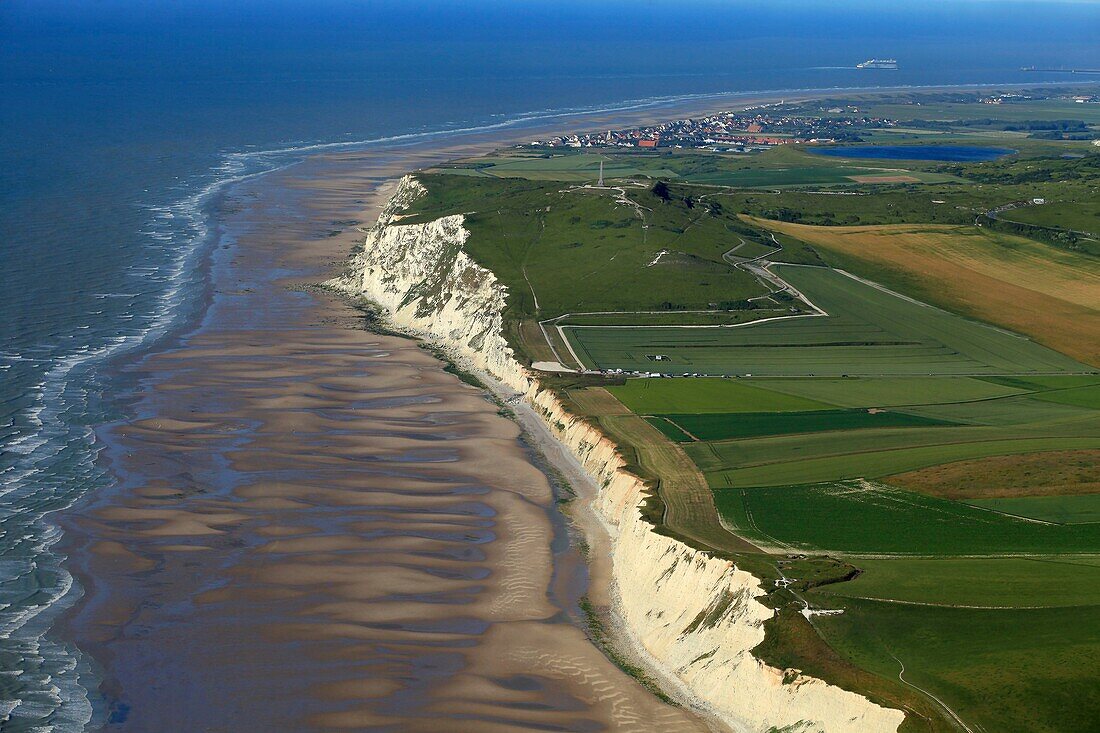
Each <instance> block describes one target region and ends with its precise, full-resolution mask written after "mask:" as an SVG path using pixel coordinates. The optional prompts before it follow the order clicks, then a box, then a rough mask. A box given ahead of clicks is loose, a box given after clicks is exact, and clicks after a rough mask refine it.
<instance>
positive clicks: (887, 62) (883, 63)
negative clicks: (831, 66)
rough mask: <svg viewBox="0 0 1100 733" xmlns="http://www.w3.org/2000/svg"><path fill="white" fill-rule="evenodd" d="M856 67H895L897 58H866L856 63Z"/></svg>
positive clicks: (896, 66)
mask: <svg viewBox="0 0 1100 733" xmlns="http://www.w3.org/2000/svg"><path fill="white" fill-rule="evenodd" d="M856 68H857V69H896V68H898V60H897V59H867V60H866V61H864V62H863V63H862V64H856Z"/></svg>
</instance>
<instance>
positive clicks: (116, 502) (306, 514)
mask: <svg viewBox="0 0 1100 733" xmlns="http://www.w3.org/2000/svg"><path fill="white" fill-rule="evenodd" d="M454 154H456V151H454V150H447V151H439V150H435V151H431V154H430V155H431V158H433V159H434V158H437V157H439V156H442V157H451V156H452V155H454ZM424 159H425V157H424V154H423V153H421V152H419V151H409V152H405V153H401V154H390V155H385V156H381V155H377V154H371V153H362V154H334V155H325V156H318V157H315V158H311V159H309V160H307V161H305V162H304V163H302V164H299V165H296V166H294V167H292V168H291V169H289V170H287V171H283V172H279V173H274V174H269V175H267V176H264V177H262V178H260V179H256V180H254V181H250V182H247V183H245V184H241V185H238V186H237V187H236V188H234V189H233V190H232V191H230V192H229V194H228V195H227V196H226V198H225V201H224V202H223V203H222V206H221V209H222V216H221V217H220V220H219V226H220V227H221V230H222V237H221V241H222V244H221V245H220V246H219V249H218V250H216V251H215V253H214V262H213V264H212V266H211V291H210V295H211V299H210V306H209V309H208V310H207V312H206V314H205V316H204V317H203V320H202V323H201V325H200V326H199V327H198V328H197V329H196V330H195V331H194V332H192V333H190V334H188V335H187V336H185V337H183V338H181V339H180V340H179V341H178V343H175V344H173V345H172V346H171V348H167V349H165V350H163V351H161V352H158V353H156V354H153V355H150V356H148V357H146V358H143V359H141V360H140V361H137V362H135V363H132V364H130V365H128V366H127V367H126V370H125V371H126V373H125V377H126V379H127V381H128V382H129V383H132V384H134V385H135V387H134V394H133V408H132V411H131V416H130V417H128V418H127V419H126V420H125V421H121V422H119V423H117V424H114V425H109V426H106V427H105V428H103V429H102V430H101V431H100V440H101V441H102V442H103V444H104V445H105V450H104V452H103V453H102V456H101V457H102V460H104V461H105V462H106V464H107V465H108V467H109V468H110V470H111V472H112V473H113V474H114V475H115V476H116V477H117V480H118V483H117V486H116V488H115V489H113V490H112V491H110V492H105V493H101V494H98V495H96V496H93V497H90V498H89V499H88V500H87V501H86V502H84V503H83V504H82V505H80V506H79V507H77V508H76V509H75V510H74V511H72V512H70V513H68V514H67V515H66V516H65V518H64V525H65V531H66V540H65V551H66V553H67V554H68V556H69V558H70V560H69V563H70V567H72V569H73V571H74V574H75V575H76V576H77V577H78V579H79V580H80V582H81V583H82V584H83V586H84V588H85V592H86V595H85V597H84V599H83V601H82V602H81V603H80V604H79V605H78V607H77V608H76V610H75V611H74V612H73V613H72V614H70V616H69V617H68V619H67V620H66V622H65V627H64V629H63V631H64V633H65V634H66V635H67V636H69V637H70V638H72V639H74V640H75V641H76V642H77V643H78V644H79V645H80V647H81V648H82V649H83V650H84V651H85V652H87V653H88V654H89V655H90V656H91V657H92V658H93V659H94V660H95V662H96V664H97V665H98V666H99V671H100V673H101V675H102V677H103V679H104V684H103V689H102V692H103V693H104V696H105V707H106V710H104V711H103V715H104V716H105V717H106V723H107V725H106V729H108V730H127V731H163V730H208V731H217V730H225V731H245V730H255V731H270V730H276V729H282V730H338V729H356V730H402V731H415V730H424V731H438V730H441V729H443V728H441V726H443V725H445V729H446V730H455V731H458V730H471V731H474V730H476V731H494V730H502V731H503V730H519V729H541V730H569V731H591V730H612V729H613V730H624V731H630V730H639V731H640V730H676V731H683V730H703V729H705V726H704V725H703V724H702V722H700V720H698V719H697V718H695V717H694V716H693V715H692V714H691V713H689V712H687V711H685V710H683V709H681V708H677V707H674V706H670V705H668V704H666V703H664V702H661V701H660V700H659V699H658V698H657V697H655V696H654V695H653V694H652V693H651V692H650V691H648V690H647V689H646V688H644V687H643V686H642V685H641V684H639V683H638V682H637V681H635V680H634V679H633V678H631V677H630V676H628V675H627V674H625V673H624V672H622V671H621V670H620V669H619V668H618V667H616V666H615V664H613V663H612V662H611V661H609V660H608V659H607V658H606V657H605V656H604V654H603V652H601V651H600V650H599V649H598V648H597V647H595V646H594V645H593V644H592V643H591V642H590V641H589V639H588V638H587V636H586V633H585V630H584V624H583V619H582V618H579V614H578V612H577V610H576V609H577V601H578V598H579V597H580V595H581V594H583V593H585V592H586V585H587V570H586V566H585V563H584V561H583V559H582V558H581V557H580V555H579V554H578V553H577V551H576V549H575V548H573V547H572V546H571V545H570V542H569V541H568V538H567V528H566V526H565V523H564V520H563V519H562V518H561V516H560V514H559V513H558V512H557V509H556V507H555V498H554V495H553V492H552V489H551V486H550V483H549V482H548V480H547V478H546V476H545V475H544V474H543V473H542V472H541V471H540V470H539V469H538V468H537V467H536V466H535V465H534V463H533V462H532V456H531V455H530V453H529V449H528V448H527V447H525V445H524V444H523V443H521V442H520V440H519V439H518V438H519V435H520V430H519V428H518V427H517V425H516V424H515V423H514V422H512V421H511V420H509V419H507V418H505V417H503V416H501V415H500V414H498V408H497V407H496V406H495V405H494V404H492V403H491V402H490V401H488V400H487V399H486V398H485V397H484V395H483V394H482V393H481V392H480V391H479V390H477V389H475V388H473V387H470V386H468V385H465V384H463V383H462V382H461V381H459V379H458V378H457V377H455V376H453V375H451V374H448V373H446V372H444V371H443V369H442V364H441V363H440V362H439V361H437V360H436V359H435V358H434V357H432V356H431V355H430V354H429V353H428V352H425V351H424V350H423V349H421V348H419V347H418V345H417V344H416V342H414V341H411V340H407V339H403V338H398V337H394V336H384V335H379V334H376V333H372V332H369V331H367V330H365V329H364V328H363V327H362V325H363V324H362V318H361V314H360V313H359V312H358V311H357V310H355V309H354V308H353V307H352V306H351V305H350V304H348V303H346V302H343V301H342V300H340V299H338V298H336V297H335V296H331V295H328V294H324V293H320V292H318V291H316V290H309V289H304V288H303V286H305V285H307V284H310V283H315V282H318V281H320V280H323V279H324V277H326V276H329V275H331V274H333V272H334V271H335V270H336V269H338V268H339V267H340V266H341V264H342V262H343V259H344V257H345V256H346V254H347V253H348V252H349V251H350V250H351V249H352V247H353V246H354V244H355V243H356V241H357V240H358V239H359V238H360V237H361V234H360V233H359V231H358V229H357V226H356V225H352V222H356V223H360V224H365V223H368V222H370V221H372V220H373V218H374V216H376V214H377V209H378V206H379V205H380V204H381V202H382V201H383V200H384V199H385V197H386V195H387V194H388V190H389V186H388V184H387V182H388V181H390V180H392V178H393V177H394V176H396V175H397V174H399V173H401V172H404V171H405V170H407V169H409V168H415V167H418V164H419V163H420V162H422V161H423V160H424ZM598 592H599V591H598V590H597V593H598ZM444 721H445V722H444Z"/></svg>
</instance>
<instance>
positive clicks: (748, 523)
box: [715, 481, 1100, 557]
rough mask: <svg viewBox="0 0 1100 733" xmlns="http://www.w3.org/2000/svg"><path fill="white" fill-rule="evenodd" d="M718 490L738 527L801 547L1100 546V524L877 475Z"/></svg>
mask: <svg viewBox="0 0 1100 733" xmlns="http://www.w3.org/2000/svg"><path fill="white" fill-rule="evenodd" d="M715 497H716V503H717V506H718V511H719V513H720V514H721V516H722V520H723V522H725V523H726V525H727V526H729V527H731V528H732V529H733V530H734V531H735V532H736V533H737V534H739V535H741V536H743V537H744V538H745V539H747V540H749V541H750V542H752V543H753V544H756V545H758V546H761V547H764V546H767V547H775V548H783V549H787V550H794V551H799V552H827V553H829V554H834V555H871V556H882V555H919V556H944V557H949V556H959V555H966V556H970V555H1004V554H1039V555H1056V554H1063V555H1064V554H1085V555H1092V554H1094V553H1096V550H1097V548H1098V547H1100V524H1072V525H1056V524H1042V523H1038V522H1033V521H1028V520H1027V519H1024V518H1020V517H1013V516H1009V515H1006V514H1002V513H999V512H993V511H988V510H985V509H982V508H978V507H973V506H969V505H967V504H962V503H960V502H956V501H951V500H949V499H940V498H937V497H933V496H926V495H924V494H918V493H915V492H912V491H905V490H904V489H897V488H893V487H890V486H886V485H884V484H877V483H871V482H863V481H851V482H841V483H827V484H812V485H792V486H779V487H774V488H752V489H737V490H724V491H717V492H715Z"/></svg>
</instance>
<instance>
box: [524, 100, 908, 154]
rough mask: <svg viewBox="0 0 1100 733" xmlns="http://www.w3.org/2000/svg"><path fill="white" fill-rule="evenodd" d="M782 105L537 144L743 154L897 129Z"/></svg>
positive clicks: (855, 112) (855, 115)
mask: <svg viewBox="0 0 1100 733" xmlns="http://www.w3.org/2000/svg"><path fill="white" fill-rule="evenodd" d="M781 107H782V105H761V106H758V107H750V108H748V109H746V110H744V111H741V112H721V113H718V114H714V115H709V116H707V117H700V118H688V119H681V120H674V121H672V122H665V123H662V124H659V125H651V126H648V127H634V128H628V129H622V130H606V131H603V132H588V133H573V134H569V135H562V136H559V137H553V138H549V139H546V140H534V141H532V142H531V146H532V147H539V148H649V149H655V148H705V149H711V150H718V151H722V152H742V151H747V150H749V149H753V148H760V147H773V146H776V145H789V144H793V143H835V142H859V141H860V140H861V138H860V132H863V131H867V130H872V129H883V128H891V127H896V126H897V124H898V123H897V121H896V120H892V119H887V118H884V117H875V116H870V115H865V114H861V113H860V110H859V109H858V108H855V107H849V108H841V107H837V108H832V109H829V110H827V114H828V115H829V116H824V117H821V116H806V115H796V114H791V113H790V112H788V111H786V110H783V109H782V108H781Z"/></svg>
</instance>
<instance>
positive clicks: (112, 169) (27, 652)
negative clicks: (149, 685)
mask: <svg viewBox="0 0 1100 733" xmlns="http://www.w3.org/2000/svg"><path fill="white" fill-rule="evenodd" d="M227 6H228V7H227ZM1097 37H1100V4H1097V3H1090V2H1078V3H1059V2H1000V1H996V0H987V1H980V0H974V1H972V2H967V1H965V0H959V1H957V2H947V1H946V0H945V1H943V2H931V3H923V4H920V5H919V7H914V6H913V4H911V3H903V2H890V1H889V0H887V1H884V2H869V1H868V2H792V1H790V0H782V1H779V2H773V3H769V4H767V5H766V6H763V7H762V6H761V5H760V4H758V3H747V2H719V1H717V0H711V1H704V0H697V1H696V2H677V3H672V2H656V1H650V2H637V1H636V0H635V1H634V2H625V1H621V0H611V1H608V2H601V3H594V2H580V1H579V0H559V1H557V2H547V1H545V0H528V1H526V2H519V1H516V2H506V1H504V0H496V1H488V0H482V1H480V2H478V1H477V0H473V1H471V2H443V1H435V2H428V1H424V0H420V1H416V0H414V1H412V2H408V1H406V2H393V1H390V0H379V1H370V2H351V0H342V1H338V0H319V1H316V2H308V3H307V2H304V1H302V2H291V1H290V0H283V1H281V2H280V1H276V0H268V1H266V2H260V1H257V0H254V1H251V2H250V1H248V0H245V1H243V2H237V3H232V4H230V3H223V2H212V1H209V0H207V1H203V0H196V1H195V2H189V3H179V2H171V1H169V0H147V1H142V2H139V1H138V0H99V1H98V2H75V1H73V0H66V1H61V0H5V2H3V3H0V258H2V259H0V263H2V265H0V293H2V296H3V297H0V448H2V453H0V728H2V729H3V730H5V731H7V730H13V731H14V730H43V731H45V730H59V731H60V730H79V729H81V728H82V727H83V726H84V724H85V722H86V721H87V720H88V719H89V716H90V715H91V710H92V702H93V698H94V693H90V692H89V690H94V686H95V665H94V660H89V659H86V658H84V657H82V656H81V654H80V653H79V650H77V649H74V648H71V647H70V646H69V645H67V644H65V643H64V642H63V641H61V640H60V639H59V638H56V637H55V635H53V634H51V633H50V629H51V626H52V624H53V623H54V621H55V620H56V619H57V617H58V614H59V613H60V612H61V611H62V610H63V609H64V608H66V607H67V606H68V605H71V604H72V603H73V602H75V601H76V600H77V598H78V597H79V594H80V588H79V587H76V586H74V585H73V583H72V580H71V578H70V576H69V575H68V574H67V573H66V571H65V570H64V566H63V563H62V562H61V560H62V558H59V557H57V556H56V554H55V553H54V552H52V550H51V548H52V547H53V546H54V544H55V543H56V541H57V538H58V535H57V530H56V529H55V528H54V526H53V525H52V523H51V520H50V515H51V514H52V513H54V512H56V511H58V510H61V509H64V508H65V507H67V506H68V505H70V504H71V503H72V502H73V501H74V499H76V498H77V497H79V496H81V495H83V494H84V493H85V492H89V491H95V490H96V489H97V488H99V487H102V486H104V484H105V482H106V481H108V480H109V479H108V475H107V473H106V472H105V471H104V469H103V467H102V466H100V465H98V464H97V462H96V453H97V446H96V443H95V434H94V428H95V426H96V425H99V424H102V423H104V422H106V421H108V420H111V419H117V418H118V417H119V416H120V415H124V414H125V411H126V407H127V406H126V405H125V404H121V403H120V402H119V400H118V398H117V397H115V395H116V394H117V393H119V392H120V390H119V384H118V383H117V381H116V380H117V379H118V377H117V374H116V370H115V369H114V368H113V367H114V366H117V364H118V363H119V360H123V359H127V358H134V357H135V356H136V355H138V354H140V353H142V352H143V351H144V350H148V349H154V348H156V346H157V343H158V341H159V340H160V339H162V338H163V337H164V336H165V335H166V334H169V333H171V332H172V331H173V329H181V328H186V327H187V324H189V323H192V322H194V319H196V318H197V317H198V316H199V315H201V313H200V311H201V308H202V304H203V302H204V300H203V298H202V294H203V291H204V287H205V280H204V269H203V264H204V262H205V261H206V259H207V257H208V255H209V253H210V251H211V249H212V248H213V247H214V246H215V242H216V239H217V236H218V222H217V220H216V216H215V210H214V207H213V203H214V201H215V199H216V197H217V195H218V192H219V191H221V190H222V189H223V188H224V187H226V186H227V185H229V184H231V183H232V182H233V181H236V180H240V179H241V178H243V177H247V176H254V175H262V174H263V173H264V172H266V171H270V170H273V169H275V168H279V167H282V166H286V165H292V164H293V163H294V162H295V161H296V160H299V159H301V158H302V157H303V156H306V155H309V154H310V153H313V152H316V151H319V150H324V149H328V148H329V147H330V146H338V147H372V146H373V147H384V146H395V145H402V144H407V143H408V142H410V141H416V140H423V139H425V138H431V137H445V136H447V135H452V134H454V133H455V131H460V130H468V129H478V128H486V129H491V128H492V127H494V126H498V127H505V126H506V127H514V126H522V125H524V124H534V123H536V122H539V121H542V120H546V119H553V116H554V115H555V114H559V113H561V112H562V111H568V110H583V109H593V110H599V109H617V108H630V107H637V106H640V105H647V104H654V103H659V102H661V101H662V100H669V99H673V98H678V97H685V98H691V97H693V96H705V95H719V94H724V93H732V92H752V91H762V90H795V89H807V88H832V87H856V86H859V87H863V86H878V85H890V86H894V85H926V84H973V83H1007V82H1040V81H1047V82H1050V81H1063V80H1064V81H1067V82H1070V81H1073V82H1081V81H1083V80H1084V77H1080V76H1078V77H1069V76H1066V75H1058V74H1036V73H1024V72H1021V71H1020V70H1019V69H1020V67H1022V66H1038V67H1077V68H1098V67H1100V44H1097V43H1096V42H1095V39H1096V38H1097ZM872 56H878V57H880V58H881V57H894V58H897V59H898V60H899V63H900V65H901V68H900V69H899V70H897V71H885V70H866V71H858V70H855V69H854V68H852V67H854V65H855V64H856V63H857V62H859V61H862V60H864V59H866V58H870V57H872ZM327 146H328V147H327Z"/></svg>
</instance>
